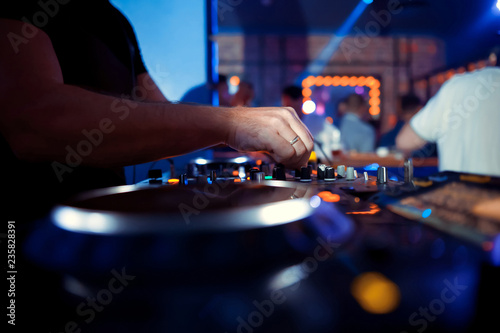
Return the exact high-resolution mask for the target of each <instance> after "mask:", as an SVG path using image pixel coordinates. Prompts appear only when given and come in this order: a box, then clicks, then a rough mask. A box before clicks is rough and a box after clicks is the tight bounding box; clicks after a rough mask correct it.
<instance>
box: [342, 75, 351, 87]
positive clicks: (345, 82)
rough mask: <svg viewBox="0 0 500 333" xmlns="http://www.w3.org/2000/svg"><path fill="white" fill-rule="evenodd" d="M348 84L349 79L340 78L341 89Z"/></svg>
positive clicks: (345, 77)
mask: <svg viewBox="0 0 500 333" xmlns="http://www.w3.org/2000/svg"><path fill="white" fill-rule="evenodd" d="M348 84H349V77H347V76H342V77H341V78H340V85H341V86H342V87H347V85H348Z"/></svg>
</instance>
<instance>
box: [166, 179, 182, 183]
mask: <svg viewBox="0 0 500 333" xmlns="http://www.w3.org/2000/svg"><path fill="white" fill-rule="evenodd" d="M167 182H168V183H169V184H178V183H179V179H174V178H173V179H169V180H167Z"/></svg>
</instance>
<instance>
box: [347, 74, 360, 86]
mask: <svg viewBox="0 0 500 333" xmlns="http://www.w3.org/2000/svg"><path fill="white" fill-rule="evenodd" d="M348 84H349V86H351V87H355V86H357V85H358V84H359V83H358V78H357V77H355V76H351V77H350V78H349V83H348Z"/></svg>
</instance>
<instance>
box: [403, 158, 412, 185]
mask: <svg viewBox="0 0 500 333" xmlns="http://www.w3.org/2000/svg"><path fill="white" fill-rule="evenodd" d="M404 168H405V183H411V182H412V181H413V160H412V159H411V158H408V159H407V160H405V163H404Z"/></svg>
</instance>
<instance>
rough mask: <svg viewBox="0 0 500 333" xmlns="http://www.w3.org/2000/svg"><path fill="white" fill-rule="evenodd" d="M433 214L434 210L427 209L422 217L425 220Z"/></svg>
mask: <svg viewBox="0 0 500 333" xmlns="http://www.w3.org/2000/svg"><path fill="white" fill-rule="evenodd" d="M431 213H432V210H431V209H430V208H429V209H426V210H424V211H423V212H422V217H423V218H424V219H426V218H428V217H429V216H431Z"/></svg>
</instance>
